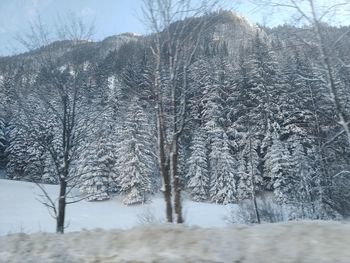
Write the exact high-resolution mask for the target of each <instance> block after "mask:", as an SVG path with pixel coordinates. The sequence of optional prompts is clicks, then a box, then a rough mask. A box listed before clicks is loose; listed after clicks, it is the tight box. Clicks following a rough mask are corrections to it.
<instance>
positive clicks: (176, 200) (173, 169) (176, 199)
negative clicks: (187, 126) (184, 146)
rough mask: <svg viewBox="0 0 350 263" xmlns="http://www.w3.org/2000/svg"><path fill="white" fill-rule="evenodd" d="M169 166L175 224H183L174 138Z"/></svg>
mask: <svg viewBox="0 0 350 263" xmlns="http://www.w3.org/2000/svg"><path fill="white" fill-rule="evenodd" d="M170 166H171V167H170V171H171V177H172V180H173V188H174V209H175V214H176V223H178V224H181V223H183V222H184V219H183V217H182V205H181V185H180V178H179V175H178V174H177V138H175V140H174V142H173V145H172V150H171V153H170Z"/></svg>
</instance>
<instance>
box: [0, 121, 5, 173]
mask: <svg viewBox="0 0 350 263" xmlns="http://www.w3.org/2000/svg"><path fill="white" fill-rule="evenodd" d="M6 147H7V140H6V136H5V122H4V120H3V119H2V118H1V116H0V169H3V168H5V166H6V153H5V150H6Z"/></svg>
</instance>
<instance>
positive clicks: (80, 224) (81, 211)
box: [0, 180, 231, 235]
mask: <svg viewBox="0 0 350 263" xmlns="http://www.w3.org/2000/svg"><path fill="white" fill-rule="evenodd" d="M45 188H46V190H47V192H48V193H49V194H50V196H52V197H53V198H54V199H55V198H56V196H57V193H58V186H56V185H46V186H45ZM41 194H42V192H41V190H40V189H39V187H38V186H36V185H35V184H33V183H28V182H19V181H11V180H0V235H5V234H8V233H18V232H23V233H33V232H39V231H43V232H54V231H55V220H54V219H53V218H52V217H51V216H50V215H49V212H48V210H47V209H46V208H45V207H44V205H43V204H41V203H40V202H39V201H38V200H37V199H40V195H41ZM230 210H231V207H230V206H223V205H215V204H206V203H197V202H193V201H189V200H185V201H184V217H185V220H186V223H187V224H188V225H199V226H202V227H220V226H225V225H226V223H225V220H224V217H225V216H228V215H229V213H230ZM164 217H165V208H164V201H163V199H162V197H161V196H156V197H154V198H153V200H152V203H150V204H145V205H135V206H125V205H123V204H122V202H121V198H114V199H112V200H109V201H103V202H87V201H81V202H79V203H75V204H71V205H68V206H67V217H66V222H67V229H66V231H68V232H69V231H79V230H81V229H84V228H85V229H94V228H103V229H112V228H121V229H128V228H132V227H134V226H137V225H140V221H141V222H144V221H155V222H164V221H165V220H164ZM146 223H147V222H146Z"/></svg>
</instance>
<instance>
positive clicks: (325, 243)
mask: <svg viewBox="0 0 350 263" xmlns="http://www.w3.org/2000/svg"><path fill="white" fill-rule="evenodd" d="M349 244H350V224H342V223H334V222H333V223H331V222H308V223H305V222H304V223H288V224H264V225H259V226H239V225H236V226H231V227H225V228H209V229H208V228H207V229H205V228H198V227H185V226H179V225H159V226H147V227H145V226H144V227H138V228H134V229H131V230H110V231H106V230H94V231H82V232H75V233H68V234H65V235H57V234H47V233H46V234H45V233H37V234H32V235H26V234H14V235H9V236H3V237H0V262H7V263H18V262H27V263H48V262H51V263H56V262H57V263H61V262H65V263H73V262H79V263H80V262H84V263H89V262H95V263H97V262H103V263H108V262H181V263H183V262H240V263H245V262H246V263H248V262H251V263H275V262H276V263H284V262H285V263H287V262H288V263H291V262H298V263H301V262H308V263H316V262H317V263H322V262H324V263H326V262H327V263H331V262H332V263H333V262H338V263H342V262H344V263H348V262H349V259H350V250H349Z"/></svg>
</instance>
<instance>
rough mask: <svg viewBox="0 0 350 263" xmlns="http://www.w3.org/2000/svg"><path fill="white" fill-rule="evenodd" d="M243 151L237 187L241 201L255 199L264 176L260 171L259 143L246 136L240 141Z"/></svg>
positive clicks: (239, 160) (240, 158)
mask: <svg viewBox="0 0 350 263" xmlns="http://www.w3.org/2000/svg"><path fill="white" fill-rule="evenodd" d="M240 144H241V145H242V147H243V148H242V149H241V151H240V157H239V159H238V164H239V165H238V171H237V175H238V177H239V182H238V185H237V196H238V199H239V200H244V199H248V198H253V197H254V196H256V193H257V192H258V191H259V189H261V186H262V175H261V172H260V170H259V166H260V163H261V160H260V157H259V155H258V147H257V146H258V141H257V140H254V138H250V137H249V135H244V136H243V137H242V138H241V139H240Z"/></svg>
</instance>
